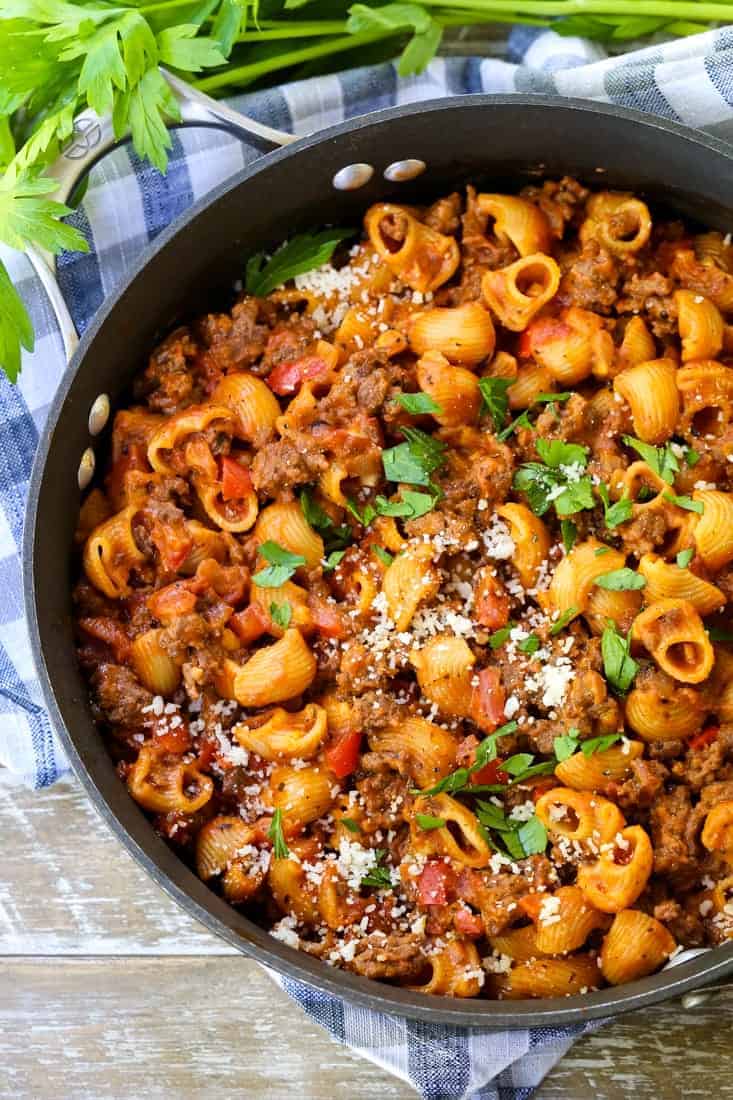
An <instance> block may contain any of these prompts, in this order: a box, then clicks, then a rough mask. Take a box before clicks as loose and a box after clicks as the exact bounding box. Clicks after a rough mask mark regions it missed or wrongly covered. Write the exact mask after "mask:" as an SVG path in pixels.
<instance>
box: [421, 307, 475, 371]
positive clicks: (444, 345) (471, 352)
mask: <svg viewBox="0 0 733 1100" xmlns="http://www.w3.org/2000/svg"><path fill="white" fill-rule="evenodd" d="M409 341H410V347H411V348H412V350H413V351H414V352H415V354H416V355H425V354H426V353H427V352H431V351H438V352H440V353H441V355H443V356H445V358H446V359H447V360H448V361H449V362H450V363H457V364H458V365H459V366H462V367H477V366H478V365H479V363H481V362H483V360H484V359H489V358H490V357H491V356H492V355H493V352H494V345H495V342H496V337H495V335H494V324H493V322H492V320H491V314H490V313H488V312H487V311H486V310H485V309H484V308H483V306H481V305H479V303H478V302H467V303H466V304H465V305H463V306H454V307H453V308H449V309H446V308H435V309H426V310H425V311H424V312H423V313H418V314H416V315H415V318H414V320H413V321H412V323H411V324H410V329H409Z"/></svg>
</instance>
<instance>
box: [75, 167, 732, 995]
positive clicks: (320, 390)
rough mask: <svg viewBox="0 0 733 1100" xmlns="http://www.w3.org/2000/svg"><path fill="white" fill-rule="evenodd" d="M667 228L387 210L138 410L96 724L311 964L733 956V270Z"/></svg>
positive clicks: (708, 240)
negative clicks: (721, 947)
mask: <svg viewBox="0 0 733 1100" xmlns="http://www.w3.org/2000/svg"><path fill="white" fill-rule="evenodd" d="M662 219H663V215H662V213H661V211H657V209H656V208H654V207H649V206H647V204H646V203H645V202H643V201H641V199H640V198H638V197H637V196H635V195H632V194H627V193H624V192H613V191H598V190H595V191H593V190H592V189H588V188H586V187H584V186H582V185H581V184H579V183H577V182H576V181H574V180H572V179H568V178H565V179H563V180H562V181H561V182H560V181H555V180H545V181H542V180H539V181H538V180H535V181H534V182H533V183H532V184H530V185H529V186H527V187H525V188H523V189H522V190H521V191H519V189H518V190H517V193H515V194H506V195H504V194H497V193H488V192H481V193H477V192H476V190H475V189H474V188H473V187H472V186H470V185H469V186H467V187H466V188H465V189H462V190H461V191H458V190H457V191H455V192H454V193H452V194H448V195H444V196H439V197H438V198H437V199H436V201H435V202H433V203H431V204H426V205H424V206H419V207H418V206H410V205H406V204H402V203H393V202H379V203H376V204H374V205H372V206H371V207H370V208H369V209H367V210H366V212H365V213H364V214H363V222H362V230H363V231H362V232H361V235H360V236H359V235H358V234H356V232H355V234H354V239H352V240H349V239H348V238H347V237H344V239H343V241H342V242H341V243H340V244H338V245H337V246H336V248H335V249H334V251H333V256H332V258H330V259H324V257H326V256H327V255H328V249H327V247H326V246H324V245H323V244H321V245H320V246H319V248H318V251H317V252H316V251H315V246H313V249H311V244H312V242H313V240H314V238H313V237H311V236H310V235H307V236H300V235H297V236H295V237H294V238H293V241H294V242H295V245H297V247H295V248H294V252H293V250H286V252H282V253H280V252H278V256H279V259H278V260H277V263H276V264H274V265H273V266H270V265H271V261H270V260H264V261H263V262H264V264H265V265H266V267H267V269H268V277H269V274H270V273H271V272H273V271H277V272H280V273H281V274H282V276H283V282H282V285H280V286H278V287H276V288H275V289H274V290H273V291H272V292H271V293H269V294H267V295H265V296H264V297H259V296H254V295H252V294H251V293H249V292H248V291H247V290H246V289H243V290H242V291H241V293H239V298H238V300H237V301H236V302H235V304H234V305H233V306H232V308H231V310H230V312H229V313H227V312H222V313H211V314H208V315H206V316H203V317H200V318H197V319H193V320H192V321H191V323H190V324H188V325H186V326H183V327H180V328H178V329H176V330H175V331H173V332H172V333H170V335H168V336H167V337H166V339H165V340H164V342H163V343H162V344H161V345H160V346H159V347H158V348H156V349H154V350H153V352H152V354H151V356H150V358H149V360H148V362H147V365H145V366H144V368H143V370H142V371H141V375H140V377H139V379H137V380H136V381H135V382H134V384H133V387H132V393H133V394H135V401H136V403H135V404H131V405H129V407H126V408H124V407H123V408H121V409H119V410H118V411H117V412H116V413H115V418H114V421H113V425H112V432H111V441H110V447H109V455H108V460H107V461H106V462H105V463H104V464H103V463H102V461H101V460H100V462H99V467H100V469H99V477H98V479H97V480H96V481H95V483H94V484H93V485H92V486H91V487H90V489H89V491H88V492H87V493H86V494H84V498H83V499H82V502H81V507H80V514H79V522H78V526H77V530H76V533H75V536H74V546H73V552H74V553H75V554H76V555H77V557H78V571H77V581H76V584H75V587H74V590H73V596H72V608H73V617H74V623H75V628H76V642H77V654H78V661H79V666H80V670H81V672H82V674H83V675H84V676H85V677H86V679H87V681H88V683H89V690H90V697H91V698H90V703H91V707H92V711H93V714H94V715H95V718H96V719H97V721H98V725H99V730H100V736H102V737H103V738H104V739H105V740H106V742H107V743H108V745H109V747H110V751H111V755H112V757H113V759H114V763H115V766H116V768H117V771H118V773H119V775H120V778H121V780H122V782H123V783H125V784H126V786H127V791H128V792H129V795H130V797H131V798H132V799H133V800H134V801H136V802H137V803H138V804H139V805H140V807H141V809H142V810H143V811H144V812H145V813H146V815H147V816H148V817H149V818H150V819H151V825H152V827H153V828H154V829H155V830H156V831H157V833H158V834H159V835H160V836H162V837H163V838H164V840H165V841H166V842H169V843H170V845H171V847H172V848H174V849H175V850H176V851H179V852H181V853H182V854H183V856H184V858H185V859H186V860H187V861H188V863H189V864H191V865H192V866H194V867H195V870H196V872H197V874H198V876H199V878H200V879H201V880H203V882H205V883H207V884H208V887H209V888H210V889H211V890H212V891H213V892H215V893H217V894H218V895H220V897H221V898H222V899H224V901H226V902H229V903H230V904H232V905H234V906H237V907H240V908H241V911H242V912H243V913H245V914H246V915H247V916H251V917H252V919H254V920H255V921H256V922H257V923H258V924H259V925H260V926H261V927H263V928H264V929H267V930H268V931H270V932H271V933H272V935H273V936H274V937H275V938H277V939H278V940H280V941H281V942H282V943H284V944H285V945H286V946H288V947H299V948H300V949H302V950H304V951H306V952H307V953H308V954H310V955H311V956H312V957H313V958H316V959H319V960H323V961H324V963H325V964H328V965H333V966H338V967H340V968H343V969H346V970H348V971H351V972H353V973H355V974H357V975H360V976H363V977H368V978H370V979H372V980H377V981H383V982H388V983H391V984H392V985H396V986H400V987H402V988H405V989H410V990H412V991H414V992H413V994H412V995H413V996H414V997H415V998H416V999H418V1000H419V998H420V996H421V995H422V994H428V995H433V996H435V995H438V996H447V997H477V998H507V999H516V998H529V997H532V998H553V997H565V996H570V995H573V996H575V995H582V994H583V993H585V992H588V991H590V990H592V989H596V988H599V987H602V986H608V985H612V986H615V985H618V984H620V983H623V982H628V981H635V980H638V979H639V978H642V977H644V976H645V975H647V974H651V973H652V972H653V971H655V970H657V969H658V968H659V967H661V966H664V964H665V961H666V960H667V959H668V958H669V957H670V955H671V954H672V953H673V952H674V950H675V948H676V946H677V945H676V940H677V938H679V940H680V946H681V947H710V948H715V947H716V946H717V945H718V944H722V943H724V942H729V941H730V940H731V939H733V797H732V796H731V795H732V791H733V788H732V787H731V779H730V776H731V773H732V770H733V742H732V741H731V736H730V728H731V725H732V724H733V642H731V641H728V640H726V639H733V606H732V601H733V579H732V575H733V359H732V358H731V357H732V356H733V323H731V322H733V246H731V245H730V244H727V243H726V240H725V239H724V237H723V234H722V233H696V232H695V231H694V229H693V228H692V227H690V226H687V225H684V226H683V227H682V229H681V228H680V224H679V222H673V223H669V222H666V221H664V220H662ZM652 223H654V226H653V227H654V232H653V233H652ZM357 238H358V239H357ZM319 239H320V238H317V240H319ZM271 246H272V247H270V248H269V249H268V251H269V253H270V254H271V255H273V256H274V254H275V252H276V251H277V242H271ZM291 252H292V253H293V254H297V255H298V256H299V257H300V258H299V259H298V261H297V265H296V266H297V269H298V273H297V274H295V273H294V272H293V273H291V274H288V270H289V269H288V266H287V264H288V263H289V261H288V259H287V257H288V255H290V254H291ZM301 260H302V262H301ZM294 263H295V261H294ZM309 265H310V266H309ZM245 275H246V273H245ZM277 277H280V275H278V276H277ZM249 281H250V284H251V269H250V273H249ZM243 283H244V286H245V287H246V283H247V278H246V277H244V275H243ZM100 453H101V452H100ZM123 793H124V792H123ZM275 950H276V951H279V950H280V948H279V947H277V948H275ZM318 965H320V963H319V964H318Z"/></svg>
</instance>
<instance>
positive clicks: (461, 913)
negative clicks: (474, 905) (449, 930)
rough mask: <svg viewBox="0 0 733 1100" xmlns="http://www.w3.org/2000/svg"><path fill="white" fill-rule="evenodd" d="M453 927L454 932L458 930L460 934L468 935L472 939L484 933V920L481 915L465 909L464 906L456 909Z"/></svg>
mask: <svg viewBox="0 0 733 1100" xmlns="http://www.w3.org/2000/svg"><path fill="white" fill-rule="evenodd" d="M453 927H454V928H455V930H456V932H460V934H461V935H462V936H468V937H469V939H472V940H475V939H478V937H479V936H483V934H484V922H483V921H482V920H481V917H480V916H479V915H478V913H472V912H471V910H470V909H466V908H465V907H464V906H461V907H460V909H456V913H455V916H454V917H453Z"/></svg>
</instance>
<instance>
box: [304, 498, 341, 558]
mask: <svg viewBox="0 0 733 1100" xmlns="http://www.w3.org/2000/svg"><path fill="white" fill-rule="evenodd" d="M300 507H301V509H302V511H303V515H304V516H305V519H306V522H307V523H309V524H310V526H311V527H312V528H313V530H314V531H317V532H318V534H319V535H320V536H321V538H322V539H323V546H324V550H325V551H326V553H327V554H329V553H330V552H331V551H332V550H344V549H345V548H346V547H347V546H348V544H349V543H350V542H351V528H350V527H349V525H348V524H347V523H345V524H339V525H337V524H335V523H334V521H333V520H332V519H331V517H330V516H329V514H328V512H326V511H325V510H324V509H323V508H322V507H321V506H320V504H319V503H318V501H316V500H315V499H314V498H313V495H312V493H311V492H310V491H309V490H308V489H303V491H302V492H301V494H300ZM341 556H342V557H343V554H342V555H341ZM340 560H341V558H339V561H340Z"/></svg>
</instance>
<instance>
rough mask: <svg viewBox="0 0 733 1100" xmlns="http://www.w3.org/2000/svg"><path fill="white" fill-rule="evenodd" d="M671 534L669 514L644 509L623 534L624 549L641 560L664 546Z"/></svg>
mask: <svg viewBox="0 0 733 1100" xmlns="http://www.w3.org/2000/svg"><path fill="white" fill-rule="evenodd" d="M668 534H669V524H668V522H667V513H666V512H664V511H661V510H660V511H656V510H651V509H644V511H640V512H639V513H638V515H636V516H634V518H633V519H632V520H631V521H630V522H629V523H627V524H625V526H624V528H623V532H622V537H623V540H624V548H625V549H626V550H627V551H628V553H630V554H633V555H634V556H635V557H638V558H640V557H641V556H642V555H643V554H651V553H653V552H654V551H655V550H656V549H657V547H659V546H662V545H663V544H664V541H665V539H666V538H667V535H668Z"/></svg>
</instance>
